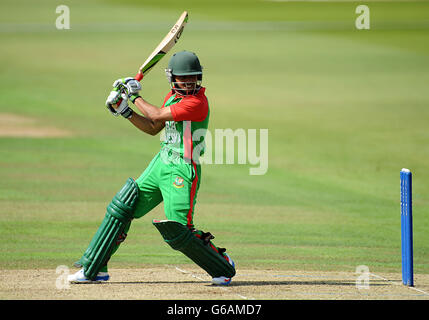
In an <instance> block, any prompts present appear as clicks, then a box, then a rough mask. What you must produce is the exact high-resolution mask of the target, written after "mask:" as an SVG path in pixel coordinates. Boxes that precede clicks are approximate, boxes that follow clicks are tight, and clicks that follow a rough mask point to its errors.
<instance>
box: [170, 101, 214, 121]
mask: <svg viewBox="0 0 429 320" xmlns="http://www.w3.org/2000/svg"><path fill="white" fill-rule="evenodd" d="M170 110H171V114H172V115H173V120H174V121H176V122H179V121H197V122H199V121H204V119H205V118H206V117H207V114H208V111H209V106H208V102H207V98H206V97H205V95H197V96H189V97H185V98H183V99H182V100H181V101H180V102H178V103H176V104H173V105H171V106H170Z"/></svg>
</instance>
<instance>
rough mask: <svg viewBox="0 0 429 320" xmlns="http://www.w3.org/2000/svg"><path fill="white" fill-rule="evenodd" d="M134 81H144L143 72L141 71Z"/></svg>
mask: <svg viewBox="0 0 429 320" xmlns="http://www.w3.org/2000/svg"><path fill="white" fill-rule="evenodd" d="M134 79H136V80H137V81H140V80H141V79H143V73H141V71H139V72H138V73H137V74H136V76H135V77H134Z"/></svg>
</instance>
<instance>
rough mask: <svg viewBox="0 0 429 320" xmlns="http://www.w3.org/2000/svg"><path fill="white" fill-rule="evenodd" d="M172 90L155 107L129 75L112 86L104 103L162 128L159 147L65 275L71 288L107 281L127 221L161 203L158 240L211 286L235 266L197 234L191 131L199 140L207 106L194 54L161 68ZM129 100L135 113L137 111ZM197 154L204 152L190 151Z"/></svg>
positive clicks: (139, 123) (150, 128)
mask: <svg viewBox="0 0 429 320" xmlns="http://www.w3.org/2000/svg"><path fill="white" fill-rule="evenodd" d="M165 72H166V75H167V79H168V81H169V83H170V88H171V90H170V92H169V93H168V94H167V96H166V97H165V99H164V103H163V105H162V107H161V108H158V107H156V106H154V105H152V104H150V103H149V102H147V101H145V100H144V99H143V98H142V97H141V95H140V90H141V85H140V82H139V81H137V80H135V79H133V78H131V77H129V78H124V79H118V80H116V81H115V82H114V83H113V90H112V91H111V92H110V94H109V96H108V98H107V101H106V106H107V108H108V109H109V110H110V111H111V113H112V114H114V115H116V116H117V115H121V116H122V117H124V118H125V119H127V120H128V121H129V122H130V123H131V124H133V125H134V126H135V127H136V128H138V129H140V130H141V131H143V132H145V133H147V134H150V135H156V134H158V133H159V132H160V131H161V130H162V129H163V128H165V140H164V142H163V143H162V144H161V150H160V151H159V152H158V153H157V154H156V155H155V157H154V158H153V159H152V161H151V162H150V164H149V165H148V166H147V168H146V169H145V170H144V171H143V173H142V174H141V175H140V177H138V178H137V179H135V180H134V179H132V178H129V179H128V180H127V181H126V183H125V185H124V186H123V187H122V188H121V189H120V190H119V191H118V193H117V194H116V195H115V196H114V197H113V199H112V201H111V202H110V204H109V205H108V206H107V211H106V215H105V217H104V219H103V221H102V222H101V225H100V227H99V228H98V230H97V232H96V233H95V235H94V236H93V238H92V240H91V242H90V244H89V246H88V248H87V249H86V251H85V252H84V254H83V256H82V257H81V258H80V260H79V261H78V262H76V263H75V266H78V267H80V268H81V269H80V270H79V271H78V272H76V273H75V274H72V275H70V276H68V280H69V282H71V283H81V282H102V281H107V280H109V274H108V269H107V263H108V261H109V259H110V258H111V256H112V255H113V254H114V253H115V252H116V250H117V249H118V248H119V246H120V244H121V243H122V242H123V241H124V240H125V238H126V236H127V233H128V230H129V229H130V225H131V222H132V221H133V219H138V218H141V217H142V216H144V215H145V214H147V213H148V212H149V211H151V210H152V209H153V208H155V207H156V206H157V205H158V204H160V203H161V202H164V210H165V215H166V219H165V220H160V221H159V220H153V222H152V223H153V225H154V226H155V227H156V228H157V229H158V231H159V232H160V233H161V236H162V238H163V239H164V241H165V242H167V243H168V244H169V245H170V246H171V248H173V249H174V250H178V251H181V252H182V253H183V254H184V255H186V256H187V257H188V258H190V259H191V260H192V261H193V262H195V263H196V264H197V265H198V266H200V267H201V268H202V269H204V270H205V271H206V272H207V273H208V274H209V275H210V276H211V277H212V283H213V284H216V285H228V284H229V283H230V282H231V278H232V277H233V276H234V275H235V264H234V262H233V260H232V259H231V257H230V256H229V255H228V254H227V253H226V252H225V251H226V250H225V249H224V248H218V247H216V246H215V245H214V244H213V242H212V241H211V240H212V239H214V236H213V235H212V234H211V233H210V232H203V231H201V230H197V229H196V228H195V226H194V222H193V217H194V209H195V204H196V199H197V193H198V189H199V187H200V184H201V165H200V164H199V161H198V156H199V155H201V154H202V153H203V149H201V148H195V147H196V145H195V143H196V141H193V137H194V133H195V132H196V131H197V130H198V134H197V135H196V136H198V137H199V142H200V143H201V142H203V139H204V133H205V130H207V127H208V124H209V117H210V109H209V104H208V101H207V98H206V96H205V88H204V87H202V86H201V84H202V75H203V73H202V67H201V65H200V61H199V59H198V57H197V56H196V55H195V53H193V52H189V51H181V52H178V53H176V54H174V55H173V56H172V57H171V59H170V61H169V63H168V68H167V69H166V70H165ZM128 101H131V102H132V103H133V104H134V106H135V107H136V108H137V109H138V110H139V111H140V113H141V114H142V115H140V114H138V113H137V112H135V111H134V110H133V109H132V108H131V107H130V106H129V104H128ZM194 149H195V150H196V149H199V150H202V152H201V153H200V154H194V153H196V152H194V151H195V150H194Z"/></svg>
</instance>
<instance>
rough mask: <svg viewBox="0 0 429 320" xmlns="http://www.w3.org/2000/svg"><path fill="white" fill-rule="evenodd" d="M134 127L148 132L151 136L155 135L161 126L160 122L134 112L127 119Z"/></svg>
mask: <svg viewBox="0 0 429 320" xmlns="http://www.w3.org/2000/svg"><path fill="white" fill-rule="evenodd" d="M128 120H129V121H130V122H131V123H132V124H133V125H134V126H135V127H136V128H138V129H140V130H141V131H143V132H145V133H147V134H150V135H152V136H154V135H156V134H157V133H158V132H160V131H161V130H162V128H163V125H162V124H161V123H155V122H153V121H152V120H149V119H146V118H145V117H142V116H141V115H139V114H137V113H136V112H134V113H133V115H132V117H131V118H129V119H128Z"/></svg>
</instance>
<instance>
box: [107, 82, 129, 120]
mask: <svg viewBox="0 0 429 320" xmlns="http://www.w3.org/2000/svg"><path fill="white" fill-rule="evenodd" d="M114 106H117V107H116V108H115V107H114ZM106 107H107V108H108V109H109V111H110V112H111V113H112V114H113V115H114V116H118V115H121V116H123V117H124V118H126V119H128V118H131V116H132V114H133V110H132V109H131V108H130V107H129V106H128V96H127V95H126V94H125V93H121V92H120V91H119V90H117V89H116V88H115V89H113V90H112V91H111V92H110V94H109V96H108V97H107V100H106Z"/></svg>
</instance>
